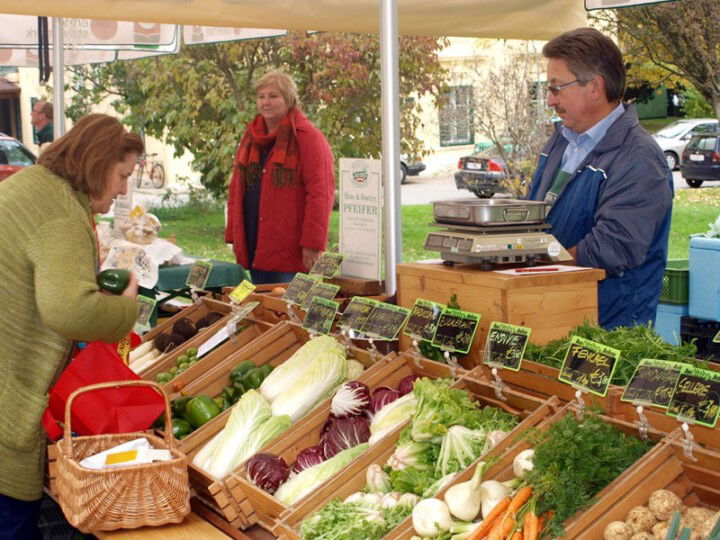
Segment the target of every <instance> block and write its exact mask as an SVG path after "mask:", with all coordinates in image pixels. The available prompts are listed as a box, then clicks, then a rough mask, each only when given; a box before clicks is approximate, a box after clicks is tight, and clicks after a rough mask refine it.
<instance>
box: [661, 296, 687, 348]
mask: <svg viewBox="0 0 720 540" xmlns="http://www.w3.org/2000/svg"><path fill="white" fill-rule="evenodd" d="M687 314H688V305H687V304H658V307H657V313H656V316H655V331H656V332H657V333H658V334H659V335H660V337H661V338H663V340H665V341H666V342H668V343H669V344H670V345H678V344H679V343H680V319H681V318H682V317H684V316H686V315H687Z"/></svg>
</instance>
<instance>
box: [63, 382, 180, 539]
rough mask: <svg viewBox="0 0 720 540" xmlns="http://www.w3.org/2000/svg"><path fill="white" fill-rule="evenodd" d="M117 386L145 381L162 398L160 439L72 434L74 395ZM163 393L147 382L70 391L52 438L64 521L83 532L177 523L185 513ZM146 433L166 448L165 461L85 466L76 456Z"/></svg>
mask: <svg viewBox="0 0 720 540" xmlns="http://www.w3.org/2000/svg"><path fill="white" fill-rule="evenodd" d="M118 386H151V387H153V388H154V389H155V390H157V391H158V392H159V393H160V394H161V395H162V396H163V397H164V399H165V417H166V419H167V428H168V429H166V430H165V437H164V439H161V438H159V437H156V436H154V435H150V434H148V433H145V432H136V433H123V434H113V435H91V436H83V437H72V436H71V435H70V434H71V428H70V406H71V404H72V402H73V400H74V399H75V398H76V397H77V396H78V395H80V394H82V393H84V392H88V391H92V390H100V389H103V388H116V387H118ZM172 432H173V430H172V417H171V415H170V404H169V402H168V398H167V395H166V394H165V392H164V391H163V390H162V388H161V387H160V386H159V385H157V384H155V383H154V382H150V381H120V382H110V383H102V384H94V385H91V386H86V387H84V388H80V389H78V390H76V391H75V392H73V393H72V394H71V395H70V397H69V398H68V400H67V403H66V405H65V434H64V436H63V439H62V440H61V441H60V442H59V443H58V445H57V446H58V458H57V485H58V499H59V502H60V506H61V507H62V509H63V512H64V513H65V517H66V518H67V520H68V521H69V522H70V524H72V525H73V526H74V527H76V528H77V529H79V530H81V531H82V532H84V533H89V532H93V531H110V530H114V529H134V528H136V527H143V526H148V525H149V526H156V525H163V524H166V523H179V522H181V521H182V520H183V519H184V517H185V516H186V515H187V514H188V513H189V512H190V490H189V484H188V474H187V458H186V456H185V455H184V454H182V453H181V452H180V451H178V450H177V449H176V448H175V439H174V438H173V436H172ZM139 437H146V438H147V439H148V440H149V441H150V443H151V444H152V446H153V447H155V448H162V449H168V450H170V452H171V453H172V455H173V459H172V460H170V461H159V462H154V463H148V464H144V465H130V466H127V467H118V468H107V469H87V468H85V467H82V466H80V463H79V462H80V461H81V460H83V459H85V458H86V457H89V456H91V455H94V454H97V453H98V452H102V451H103V450H107V449H108V448H112V447H113V446H116V445H118V444H122V443H124V442H127V441H130V440H133V439H137V438H139Z"/></svg>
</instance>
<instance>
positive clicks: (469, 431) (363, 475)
mask: <svg viewBox="0 0 720 540" xmlns="http://www.w3.org/2000/svg"><path fill="white" fill-rule="evenodd" d="M456 385H457V386H459V387H460V388H456V387H452V386H450V385H449V383H448V381H447V380H444V379H438V380H430V379H427V378H423V379H418V380H417V381H415V383H414V387H413V395H414V398H415V400H416V407H415V410H414V411H413V414H412V417H411V418H410V420H409V422H408V423H407V424H406V425H405V426H404V427H402V428H401V429H398V430H395V431H393V432H392V433H390V434H389V435H388V436H386V437H385V438H383V439H381V440H380V441H379V442H378V443H377V444H376V445H373V446H372V447H371V449H370V451H368V452H365V453H364V454H363V455H361V456H360V457H359V458H358V459H357V460H356V461H355V462H353V463H352V465H351V466H350V467H348V468H346V469H345V470H344V471H342V472H341V474H340V475H339V476H338V477H336V478H335V480H334V481H333V482H330V483H326V484H324V485H323V486H321V487H320V488H319V489H318V490H317V491H316V492H315V494H314V495H313V497H312V500H307V501H305V502H304V503H302V504H300V505H298V506H297V508H294V509H291V510H290V511H288V513H287V515H285V516H282V519H281V522H280V523H279V524H278V525H277V526H276V527H275V529H274V530H273V532H274V533H275V534H277V535H278V536H279V538H285V539H297V538H304V539H319V538H338V539H350V538H365V539H376V538H382V537H385V536H386V535H387V538H396V537H397V534H398V533H399V532H400V531H402V530H403V527H404V526H407V523H409V516H410V515H411V513H412V510H413V507H414V505H415V504H416V503H417V502H418V501H419V500H420V498H421V497H423V496H426V497H427V496H432V495H433V494H434V493H436V492H437V491H439V490H440V489H442V487H443V486H444V485H447V484H448V483H449V482H452V481H453V478H454V477H455V476H456V475H457V473H459V472H461V471H463V470H465V469H466V468H467V467H468V466H470V465H471V464H472V463H474V462H476V460H477V459H478V458H480V459H488V458H490V457H492V456H500V455H502V453H503V452H505V451H506V450H507V448H508V447H510V446H511V445H512V444H513V441H514V440H515V439H516V438H517V436H518V435H519V434H521V433H524V432H525V431H527V430H530V429H531V428H533V427H534V426H536V425H538V424H540V423H541V422H542V420H543V418H545V417H547V416H549V415H552V414H553V413H554V411H555V408H554V407H555V406H556V405H557V403H558V402H557V400H554V399H551V400H545V401H543V400H540V399H537V398H532V397H529V396H522V395H519V394H518V393H516V392H513V391H509V392H508V393H507V396H506V397H507V402H505V403H506V404H505V407H506V408H507V409H510V410H512V411H514V413H511V412H508V411H506V410H502V409H501V408H499V407H496V406H495V403H497V401H496V400H495V399H491V398H488V396H491V395H492V396H494V389H493V388H492V387H491V386H490V385H487V384H484V383H478V382H474V381H464V380H462V379H461V380H459V381H458V382H457V383H456ZM481 456H484V457H481Z"/></svg>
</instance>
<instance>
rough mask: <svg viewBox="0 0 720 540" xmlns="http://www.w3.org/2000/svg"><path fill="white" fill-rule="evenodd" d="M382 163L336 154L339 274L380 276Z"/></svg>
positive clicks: (379, 277)
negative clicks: (338, 163) (338, 156)
mask: <svg viewBox="0 0 720 540" xmlns="http://www.w3.org/2000/svg"><path fill="white" fill-rule="evenodd" d="M381 171H382V164H381V161H380V160H379V159H351V158H340V249H339V251H340V253H342V254H343V255H344V256H345V259H344V260H343V262H342V267H341V268H342V275H343V276H352V277H359V278H364V279H376V280H380V279H381V275H380V268H381V262H382V221H381V220H382V211H381V209H382V206H381V203H382V180H381V179H382V173H381Z"/></svg>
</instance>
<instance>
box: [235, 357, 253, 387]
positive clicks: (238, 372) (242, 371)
mask: <svg viewBox="0 0 720 540" xmlns="http://www.w3.org/2000/svg"><path fill="white" fill-rule="evenodd" d="M255 368H256V366H255V364H254V363H253V362H252V361H250V360H245V361H243V362H240V363H239V364H238V365H237V366H235V367H234V368H233V369H232V371H231V372H230V380H231V381H232V382H240V381H242V378H243V377H244V376H245V375H246V374H247V373H248V372H249V371H252V370H253V369H255Z"/></svg>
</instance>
